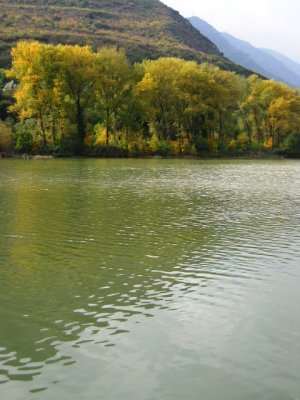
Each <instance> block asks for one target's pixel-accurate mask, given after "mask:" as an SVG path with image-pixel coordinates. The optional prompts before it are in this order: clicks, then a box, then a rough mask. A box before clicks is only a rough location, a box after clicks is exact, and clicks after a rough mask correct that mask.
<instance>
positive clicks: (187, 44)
mask: <svg viewBox="0 0 300 400" xmlns="http://www.w3.org/2000/svg"><path fill="white" fill-rule="evenodd" d="M0 24H1V30H0V67H1V66H2V67H3V66H5V67H7V66H8V64H9V60H10V58H9V54H10V50H11V48H12V47H13V46H14V45H15V44H16V43H17V41H19V40H28V39H32V40H38V41H41V42H44V43H52V44H59V43H63V44H79V45H90V46H92V47H93V48H94V50H96V49H97V48H98V47H101V46H112V45H113V46H119V47H121V48H124V49H125V50H126V53H127V55H128V57H129V58H130V60H132V61H142V60H143V59H145V58H149V59H155V58H159V57H162V56H174V57H180V58H183V59H187V60H195V61H198V62H211V63H213V64H215V65H218V66H219V67H221V68H223V69H228V70H234V71H237V72H239V73H242V74H245V75H247V74H249V71H247V70H245V69H244V68H243V67H240V66H237V65H235V64H233V63H232V62H231V61H229V60H227V59H225V58H223V57H222V55H221V53H220V52H219V50H218V49H217V47H216V46H215V45H214V44H213V43H212V42H211V41H210V40H209V39H207V38H206V37H205V36H203V35H201V34H200V33H199V32H198V31H197V30H196V29H195V28H194V27H193V26H192V25H191V24H190V23H189V22H188V21H187V20H186V19H185V18H183V17H182V16H180V14H179V13H178V12H177V11H175V10H172V9H171V8H169V7H167V6H165V5H164V4H163V3H161V2H160V1H158V0H131V1H128V0H22V1H21V0H12V1H11V0H0Z"/></svg>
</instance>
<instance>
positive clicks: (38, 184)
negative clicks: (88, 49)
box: [0, 159, 300, 400]
mask: <svg viewBox="0 0 300 400" xmlns="http://www.w3.org/2000/svg"><path fill="white" fill-rule="evenodd" d="M299 371H300V162H299V161H289V160H164V159H161V160H155V159H148V160H147V159H146V160H145V159H141V160H140V159H138V160H132V159H128V160H126V159H125V160H112V159H95V160H94V159H54V160H0V397H1V399H5V400H29V399H38V400H53V399H58V400H60V399H64V400H69V399H70V400H71V399H72V400H79V399H80V400H81V399H85V400H94V399H95V400H96V399H97V400H99V399H105V400H156V399H157V400H183V399H187V400H200V399H203V400H254V399H257V400H296V399H300V379H299Z"/></svg>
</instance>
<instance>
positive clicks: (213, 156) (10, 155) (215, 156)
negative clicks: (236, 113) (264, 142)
mask: <svg viewBox="0 0 300 400" xmlns="http://www.w3.org/2000/svg"><path fill="white" fill-rule="evenodd" d="M0 158H14V159H22V160H48V159H55V158H88V159H93V158H99V159H101V158H120V159H121V158H130V159H175V160H176V159H179V160H180V159H182V160H188V159H202V160H210V159H234V160H255V159H275V160H276V159H283V158H287V159H288V158H293V157H287V156H283V155H278V154H271V153H260V154H244V155H228V154H203V155H201V154H200V155H176V156H174V155H166V156H162V155H136V156H132V155H126V156H111V155H107V156H105V155H102V156H99V155H97V156H91V155H75V154H63V155H61V154H51V155H43V154H26V153H24V154H17V153H0ZM295 158H296V157H295Z"/></svg>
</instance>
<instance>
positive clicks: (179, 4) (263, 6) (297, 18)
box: [162, 0, 300, 62]
mask: <svg viewBox="0 0 300 400" xmlns="http://www.w3.org/2000/svg"><path fill="white" fill-rule="evenodd" d="M162 1H163V3H165V4H167V5H168V6H170V7H172V8H175V9H176V10H178V11H179V12H180V13H181V14H182V15H183V16H185V17H191V16H193V15H195V16H197V17H200V18H202V19H204V20H205V21H206V22H208V23H210V24H211V25H213V26H214V27H215V28H216V29H217V30H218V31H221V32H228V33H231V34H232V35H233V36H236V37H238V38H239V39H244V40H247V41H248V42H250V43H252V44H253V45H254V46H256V47H267V48H269V49H273V50H277V51H279V52H280V53H282V54H285V55H286V56H288V57H290V58H292V59H294V60H295V61H297V62H300V0H252V1H243V0H198V1H197V0H162Z"/></svg>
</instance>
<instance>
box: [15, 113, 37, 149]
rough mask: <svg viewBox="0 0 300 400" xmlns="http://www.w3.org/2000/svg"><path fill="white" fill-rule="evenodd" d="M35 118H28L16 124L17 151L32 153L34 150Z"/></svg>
mask: <svg viewBox="0 0 300 400" xmlns="http://www.w3.org/2000/svg"><path fill="white" fill-rule="evenodd" d="M35 128H36V121H35V119H33V118H31V119H26V120H24V121H21V122H18V123H17V124H16V125H15V134H16V147H15V148H16V151H18V152H19V153H30V152H31V151H32V146H33V140H34V136H35Z"/></svg>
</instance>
